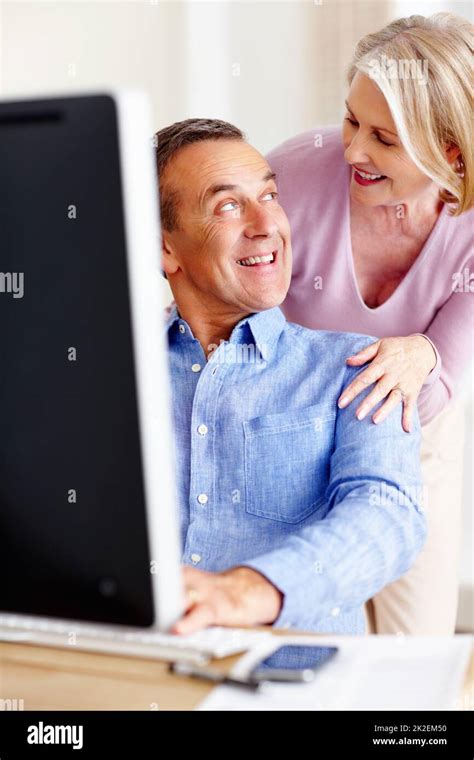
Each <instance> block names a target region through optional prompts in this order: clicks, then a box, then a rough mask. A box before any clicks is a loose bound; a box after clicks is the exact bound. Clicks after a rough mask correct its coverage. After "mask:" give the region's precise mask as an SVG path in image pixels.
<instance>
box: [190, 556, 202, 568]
mask: <svg viewBox="0 0 474 760" xmlns="http://www.w3.org/2000/svg"><path fill="white" fill-rule="evenodd" d="M201 559H202V557H201V555H200V554H191V562H192V563H193V564H195V565H197V564H198V563H199V562H200V561H201Z"/></svg>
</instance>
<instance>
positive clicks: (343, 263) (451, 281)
mask: <svg viewBox="0 0 474 760" xmlns="http://www.w3.org/2000/svg"><path fill="white" fill-rule="evenodd" d="M316 135H322V143H323V144H322V147H316V146H315V136H316ZM343 153H344V149H343V144H342V137H341V129H340V127H323V128H316V129H312V130H311V131H309V132H305V133H304V134H301V135H298V136H297V137H294V138H292V139H290V140H287V141H286V142H284V143H283V144H282V145H280V146H279V147H278V148H275V149H274V150H273V151H271V153H270V154H269V155H268V157H267V158H268V161H269V163H270V166H271V167H272V169H273V170H274V171H275V172H276V174H277V186H278V190H279V193H280V202H281V204H282V206H283V208H284V209H285V211H286V213H287V215H288V217H289V220H290V224H291V233H292V241H293V257H294V259H293V278H292V282H291V286H290V290H289V293H288V296H287V298H286V300H285V302H284V303H283V306H282V308H283V311H284V313H285V315H286V317H287V319H288V320H290V321H292V322H297V323H299V324H301V325H304V326H306V327H310V328H313V329H319V330H338V331H348V332H359V333H366V334H368V335H374V336H377V337H386V336H396V335H410V334H413V333H423V334H425V335H426V336H427V337H428V338H429V339H430V340H431V341H432V343H433V344H434V346H435V347H436V349H437V351H438V354H439V357H441V359H440V358H439V357H438V362H437V365H436V367H435V369H434V370H433V371H432V372H431V374H430V375H429V376H428V378H427V381H426V383H425V385H424V387H423V390H422V392H421V394H420V397H419V403H418V409H419V412H420V418H421V421H422V423H423V424H426V423H427V422H429V421H430V420H431V419H432V418H433V417H435V416H436V415H437V414H439V412H440V411H441V410H442V409H443V407H444V406H445V405H446V404H447V402H448V401H449V399H450V398H451V397H452V395H453V393H454V391H455V388H456V385H457V383H458V381H459V379H460V377H461V375H462V373H463V371H464V370H465V368H466V367H467V366H468V364H469V362H470V360H471V359H472V356H473V352H474V239H473V231H474V210H473V209H471V210H470V211H468V212H465V213H464V214H462V215H461V216H460V217H455V218H453V217H450V216H449V215H448V213H447V212H448V206H447V205H446V204H445V206H444V208H443V210H442V212H441V214H440V216H439V218H438V220H437V222H436V225H435V227H434V228H433V230H432V232H431V234H430V236H429V238H428V239H427V241H426V243H425V245H424V248H423V250H422V251H421V253H420V254H419V256H418V258H417V259H416V261H415V262H414V264H413V265H412V267H411V268H410V270H409V271H408V273H407V275H406V276H405V278H404V279H403V280H402V282H401V283H400V285H399V286H398V287H397V289H396V290H395V291H394V293H392V295H391V296H390V298H389V299H388V300H387V301H385V303H383V304H382V305H381V306H378V307H377V308H375V309H371V308H369V307H368V306H366V305H365V303H364V301H363V300H362V298H361V295H360V293H359V289H358V286H357V282H356V279H355V273H354V264H353V258H352V249H351V239H350V219H349V183H350V172H351V170H350V167H349V166H348V164H347V163H346V162H345V160H344V155H343ZM319 278H320V279H319Z"/></svg>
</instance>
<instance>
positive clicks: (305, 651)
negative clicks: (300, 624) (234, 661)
mask: <svg viewBox="0 0 474 760" xmlns="http://www.w3.org/2000/svg"><path fill="white" fill-rule="evenodd" d="M337 652H338V647H322V646H313V645H309V646H308V645H301V646H300V645H299V644H286V645H284V646H281V647H279V648H278V649H276V650H275V651H274V652H272V653H271V654H270V655H268V657H266V658H265V659H264V660H261V661H260V662H259V663H258V664H257V665H255V667H254V668H253V670H252V671H251V672H250V674H249V680H251V681H305V682H307V681H312V680H313V678H314V677H315V674H316V671H317V670H318V668H320V667H321V666H322V665H324V664H325V663H326V662H329V661H330V660H332V658H333V657H334V655H335V654H336V653H337Z"/></svg>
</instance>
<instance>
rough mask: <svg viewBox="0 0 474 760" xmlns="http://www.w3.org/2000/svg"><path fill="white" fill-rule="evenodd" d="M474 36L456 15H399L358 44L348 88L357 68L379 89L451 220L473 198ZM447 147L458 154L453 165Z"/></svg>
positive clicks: (404, 141)
mask: <svg viewBox="0 0 474 760" xmlns="http://www.w3.org/2000/svg"><path fill="white" fill-rule="evenodd" d="M472 32H473V26H472V24H470V23H469V21H467V20H466V19H464V18H462V17H461V16H457V15H455V14H454V13H435V14H434V15H432V16H427V17H425V16H410V17H408V18H401V19H398V20H397V21H393V22H392V23H391V24H388V26H386V27H384V28H383V29H381V30H380V31H379V32H376V33H375V34H368V35H367V36H366V37H364V38H363V39H362V40H360V42H359V44H358V45H357V47H356V50H355V53H354V58H353V60H352V63H351V65H350V68H349V72H348V79H349V84H350V83H351V82H352V80H353V78H354V76H355V75H356V73H357V71H360V72H361V73H363V74H366V75H368V76H370V78H371V79H373V81H374V83H375V84H377V86H378V87H379V89H380V90H381V92H382V94H383V95H384V97H385V100H386V101H387V104H388V107H389V108H390V111H391V113H392V116H393V119H394V121H395V124H396V127H397V130H398V134H399V137H400V140H401V142H402V145H403V146H404V148H405V149H406V151H407V153H408V154H409V156H410V158H411V159H412V160H413V161H414V163H415V164H416V165H417V166H418V168H419V169H420V170H421V171H422V172H424V173H425V174H426V175H427V176H429V177H430V178H431V179H432V180H433V182H435V183H436V184H437V185H438V186H439V187H440V188H442V189H441V190H440V194H439V195H440V198H441V200H443V201H444V202H446V203H450V204H455V205H453V207H452V209H451V214H452V215H453V216H459V215H460V214H462V213H463V212H464V211H467V210H468V209H470V208H471V207H472V206H473V201H474V198H473V196H474V156H473V129H472V127H473V123H472V97H473V93H472V54H473V34H472ZM449 146H454V147H455V148H458V149H459V151H460V155H459V158H458V159H457V160H456V161H454V162H453V163H451V164H450V163H449V162H448V160H447V157H446V148H447V147H449Z"/></svg>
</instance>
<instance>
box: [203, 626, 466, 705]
mask: <svg viewBox="0 0 474 760" xmlns="http://www.w3.org/2000/svg"><path fill="white" fill-rule="evenodd" d="M473 642H474V637H472V636H468V635H461V636H453V637H408V636H354V637H349V636H347V637H341V636H324V637H322V636H318V637H314V636H304V637H303V636H298V637H294V636H278V637H275V640H274V641H273V642H271V644H269V643H268V642H262V644H261V645H259V646H258V647H255V648H254V649H252V650H251V651H250V652H247V653H246V654H245V655H244V656H243V657H242V658H241V659H240V660H239V661H238V662H237V663H236V665H235V666H234V668H233V669H232V675H236V676H245V675H246V674H247V673H248V672H249V671H250V670H251V669H252V666H253V664H255V663H257V662H258V661H259V660H260V659H262V657H265V656H266V655H267V654H269V653H270V651H274V650H275V649H276V648H278V647H279V646H282V645H283V644H288V643H294V644H308V643H313V644H318V645H320V646H337V647H339V652H338V654H337V655H336V657H335V658H334V659H332V660H331V661H330V662H328V663H327V664H326V665H324V666H323V667H322V668H321V670H319V671H318V672H317V674H316V677H315V680H314V681H313V682H311V683H307V684H302V683H296V684H295V683H291V684H286V683H285V684H281V683H266V684H264V685H263V686H262V687H261V690H260V692H256V693H253V692H250V691H247V690H246V689H243V688H239V687H236V686H218V687H217V688H215V689H214V690H213V691H212V692H211V694H210V695H209V696H208V697H207V698H206V699H205V700H204V701H203V702H202V703H201V704H200V705H199V706H198V708H197V709H198V710H452V709H455V708H456V707H457V706H461V705H460V697H461V691H462V686H463V682H464V678H465V675H466V671H467V667H468V664H469V658H470V656H471V650H472V646H473ZM463 706H464V707H465V705H463ZM468 707H470V709H473V708H474V705H470V706H468Z"/></svg>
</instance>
